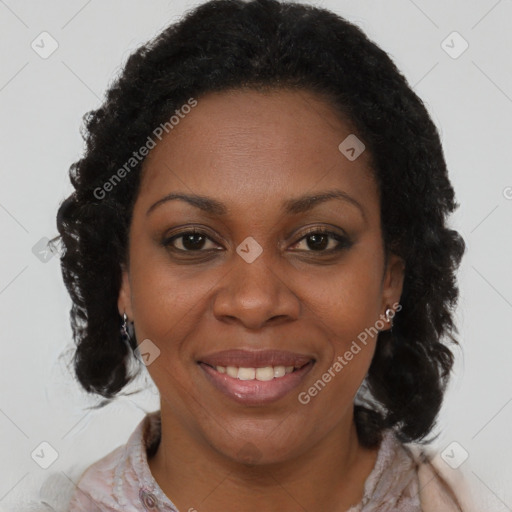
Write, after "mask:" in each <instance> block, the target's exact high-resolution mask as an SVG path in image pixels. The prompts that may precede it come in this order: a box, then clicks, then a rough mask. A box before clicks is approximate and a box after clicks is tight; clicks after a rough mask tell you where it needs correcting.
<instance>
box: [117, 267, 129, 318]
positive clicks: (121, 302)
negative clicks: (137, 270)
mask: <svg viewBox="0 0 512 512" xmlns="http://www.w3.org/2000/svg"><path fill="white" fill-rule="evenodd" d="M121 269H122V279H121V287H120V289H119V295H118V298H117V309H118V311H119V314H120V315H121V316H123V313H126V316H127V317H128V319H129V320H130V321H133V311H132V294H131V285H130V273H129V271H128V269H127V267H126V266H125V265H124V264H122V265H121Z"/></svg>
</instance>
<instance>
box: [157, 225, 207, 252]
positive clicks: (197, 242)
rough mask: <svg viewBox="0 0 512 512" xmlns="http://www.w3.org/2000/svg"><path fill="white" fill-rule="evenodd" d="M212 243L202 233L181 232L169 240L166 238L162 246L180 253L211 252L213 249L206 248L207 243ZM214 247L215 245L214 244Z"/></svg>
mask: <svg viewBox="0 0 512 512" xmlns="http://www.w3.org/2000/svg"><path fill="white" fill-rule="evenodd" d="M208 241H210V242H212V243H213V241H212V240H211V239H210V238H209V237H208V236H207V235H206V233H203V232H202V231H195V230H193V231H183V232H181V233H178V234H176V235H173V236H172V237H170V238H166V239H165V240H164V241H163V242H162V244H163V245H164V246H165V247H170V248H171V249H174V250H176V251H181V252H201V251H203V250H211V249H213V248H214V247H206V249H205V245H206V244H207V242H208ZM214 245H215V244H214Z"/></svg>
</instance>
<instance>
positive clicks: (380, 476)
mask: <svg viewBox="0 0 512 512" xmlns="http://www.w3.org/2000/svg"><path fill="white" fill-rule="evenodd" d="M159 441H160V411H155V412H152V413H149V414H147V415H146V416H145V417H144V419H143V420H142V421H141V422H140V423H139V425H138V426H137V428H136V429H135V431H134V432H133V434H132V435H131V436H130V438H129V440H128V442H127V443H126V444H125V445H123V446H120V447H118V448H116V449H115V450H113V451H112V452H110V453H109V454H108V455H106V456H105V457H103V458H102V459H100V460H99V461H97V462H95V463H94V464H92V465H91V466H90V467H89V468H88V469H87V470H86V471H85V472H84V473H83V474H82V476H81V478H80V480H79V482H78V487H77V489H76V490H75V491H74V494H73V497H72V499H71V502H70V508H69V512H114V511H115V512H132V511H162V512H163V511H166V512H179V511H178V509H177V508H176V506H175V505H174V504H173V502H172V501H171V499H170V498H169V497H168V496H166V495H165V494H164V492H163V491H162V489H161V488H160V487H159V485H158V484H157V482H156V481H155V479H154V478H153V476H152V475H151V472H150V469H149V466H148V462H147V458H148V457H150V456H152V455H153V454H154V453H155V452H156V450H157V448H158V444H159ZM419 464H421V462H418V458H417V457H414V456H413V455H412V453H411V452H410V451H409V450H408V448H407V447H406V446H405V445H402V444H401V443H400V441H398V440H397V439H396V437H395V436H394V434H393V432H392V431H391V430H387V431H385V433H384V436H383V440H382V443H381V446H380V448H379V452H378V455H377V460H376V463H375V466H374V468H373V470H372V472H371V473H370V475H369V476H368V478H367V479H366V482H365V485H364V495H363V499H362V501H361V502H360V503H359V504H357V505H355V506H353V507H351V508H350V510H348V511H347V512H391V511H393V512H422V511H425V510H427V508H423V503H420V500H421V499H422V496H423V494H422V493H421V492H420V481H419V479H418V466H419ZM429 478H430V477H429ZM427 483H428V482H427ZM430 490H431V492H432V494H433V493H436V497H435V504H436V509H435V510H436V512H442V511H458V510H462V509H461V508H459V507H458V505H457V504H456V503H455V502H456V501H457V500H456V499H454V501H451V498H449V495H448V494H449V493H445V496H444V497H443V496H439V497H438V496H437V493H443V492H445V491H444V490H443V489H442V488H441V486H438V487H435V486H432V485H431V486H430ZM429 492H430V491H429ZM429 500H432V498H430V499H429ZM438 500H440V501H438ZM429 502H430V501H429ZM432 503H433V502H432ZM439 504H440V506H441V507H442V508H441V507H440V506H439ZM445 504H446V506H445ZM181 512H187V511H181Z"/></svg>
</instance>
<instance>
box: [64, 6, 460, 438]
mask: <svg viewBox="0 0 512 512" xmlns="http://www.w3.org/2000/svg"><path fill="white" fill-rule="evenodd" d="M286 88H287V89H295V90H302V91H307V92H313V93H317V94H318V95H321V96H322V97H323V98H325V99H326V101H328V104H330V105H331V106H332V108H333V109H336V111H337V112H338V113H339V115H340V117H346V118H347V119H349V120H350V122H351V123H352V125H353V126H354V129H355V130H356V132H355V133H357V136H358V138H360V139H361V140H363V141H364V144H365V145H366V148H367V151H368V152H369V154H370V155H371V159H372V169H371V170H372V172H373V174H374V177H375V180H376V182H377V184H378V186H379V193H380V208H381V229H382V237H383V244H384V249H385V253H386V254H388V251H390V252H393V253H395V254H397V255H399V256H400V257H402V258H403V260H404V261H405V275H404V283H403V291H402V295H401V300H400V303H401V306H402V309H401V310H400V313H399V314H397V315H396V317H395V318H394V324H393V329H392V331H389V330H388V331H382V332H380V333H379V334H378V339H377V342H376V349H375V354H374V357H373V360H372V362H371V365H370V367H369V370H368V374H367V376H366V381H367V386H368V390H369V392H370V393H371V400H370V401H369V402H368V403H367V404H365V405H356V404H354V421H355V423H356V427H357V432H358V437H359V440H360V442H361V443H362V444H363V445H365V446H368V447H373V446H377V444H378V443H379V442H380V440H381V439H382V432H383V430H384V429H387V428H393V430H394V431H395V435H396V436H397V437H398V438H399V439H401V440H402V441H404V442H412V441H418V442H421V440H422V439H424V438H425V436H426V435H427V434H429V433H430V432H431V430H432V429H433V428H434V426H435V423H436V417H437V415H438V413H439V410H440V408H441V405H442V401H443V396H444V392H445V388H446V386H447V383H448V380H449V376H450V373H451V370H452V366H453V362H454V355H453V353H452V351H451V350H450V348H449V346H448V344H449V343H452V344H455V345H458V344H459V342H458V341H457V339H456V337H455V334H457V333H458V330H457V328H456V326H455V323H454V320H453V310H454V307H455V306H456V303H457V300H458V288H457V283H456V277H455V273H456V270H457V268H458V265H459V263H460V260H461V258H462V256H463V254H464V251H465V243H464V240H463V239H462V237H461V236H460V235H459V233H458V232H456V231H454V230H452V229H449V228H448V227H447V226H446V224H445V221H446V217H447V216H448V215H449V214H450V213H451V212H453V211H454V210H455V209H456V208H457V207H458V206H459V205H458V204H457V203H456V202H455V200H454V190H453V188H452V186H451V183H450V181H449V178H448V172H447V167H446V163H445V159H444V156H443V149H442V146H441V142H440V138H439V134H438V131H437V129H436V127H435V126H434V124H433V122H432V120H431V118H430V116H429V114H428V112H427V110H426V108H425V106H424V104H423V102H422V101H421V99H420V98H419V97H418V96H417V95H416V94H415V93H414V92H413V91H412V89H411V88H410V87H409V85H408V84H407V81H406V79H405V78H404V76H403V75H402V74H401V73H400V72H399V70H398V69H397V67H396V66H395V64H394V63H393V61H392V60H391V58H390V57H389V56H388V55H387V54H386V53H385V52H384V51H383V50H382V49H380V48H379V47H378V46H377V45H376V44H375V43H373V42H372V41H370V40H369V39H368V38H367V36H366V35H365V34H364V32H363V31H362V30H361V29H360V28H358V27H357V26H356V25H354V24H352V23H350V22H348V21H347V20H345V19H343V18H342V17H340V16H338V15H336V14H334V13H333V12H330V11H328V10H326V9H322V8H317V7H312V6H306V5H302V4H296V3H284V2H283V3H281V2H278V1H276V0H252V1H243V0H213V1H208V2H206V3H204V4H203V5H201V6H199V7H197V8H196V9H194V10H193V11H190V12H188V13H186V15H185V16H184V17H183V18H182V19H181V21H179V22H178V23H176V24H173V25H170V26H169V27H167V28H166V29H165V30H163V31H162V32H161V33H160V34H159V35H158V36H156V37H155V38H154V39H153V40H151V41H149V42H147V43H146V44H144V45H142V46H140V47H139V48H138V49H137V50H136V51H135V52H134V53H132V54H131V55H130V56H129V58H128V60H127V62H126V64H125V66H124V68H123V69H122V72H121V73H120V74H119V76H117V77H116V79H115V81H114V82H113V83H112V85H111V86H110V88H109V90H108V91H107V93H106V98H105V100H104V102H103V103H102V105H101V106H100V107H99V108H98V109H96V110H93V111H91V112H88V113H87V114H85V116H84V118H83V121H84V128H83V131H82V136H83V138H84V141H85V143H86V150H85V152H84V155H83V157H82V158H80V159H79V160H78V161H77V162H75V163H73V164H72V165H71V167H70V170H69V176H70V180H71V183H72V185H73V187H74V192H73V193H72V194H71V195H70V196H69V197H68V198H67V199H65V200H64V201H63V202H62V203H61V205H60V207H59V210H58V214H57V229H58V231H59V233H60V237H56V239H54V240H57V239H59V238H60V241H61V243H62V253H61V268H62V275H63V279H64V282H65V285H66V287H67V289H68V291H69V294H70V296H71V299H72V307H71V311H70V319H71V325H72V330H73V339H74V341H75V343H76V350H75V351H74V356H73V363H74V370H75V373H76V377H77V378H78V381H79V382H80V384H81V385H82V386H83V388H84V389H85V390H86V391H88V392H91V393H97V394H99V395H101V396H103V397H105V398H107V399H112V398H114V397H115V396H116V394H117V393H118V392H119V391H120V390H121V389H122V388H123V387H124V386H126V385H127V384H128V383H129V382H130V381H131V380H133V379H134V377H135V376H136V374H135V373H134V374H131V373H130V371H129V364H130V361H131V360H132V359H133V358H134V351H135V349H136V346H137V341H136V339H135V336H132V339H131V340H130V341H129V342H126V339H125V338H123V337H122V336H121V334H120V326H121V317H120V315H119V312H118V309H117V299H118V294H119V289H120V286H121V276H122V265H124V264H126V262H127V254H128V243H129V240H128V233H129V226H130V222H131V216H132V211H133V205H134V202H135V200H136V198H137V194H138V190H139V186H140V182H141V168H142V163H143V161H144V160H143V159H142V160H141V161H140V162H138V163H137V164H136V165H134V166H133V170H131V171H130V172H129V173H128V174H127V175H126V177H124V178H123V179H122V180H119V183H118V184H116V185H115V186H114V187H112V190H111V191H109V193H108V194H105V197H103V198H102V199H101V200H99V199H98V197H97V195H98V194H97V193H96V194H95V190H96V191H97V189H98V187H101V186H102V185H103V184H104V183H106V182H107V181H108V180H109V179H110V178H111V177H112V176H113V175H114V174H115V173H116V172H117V171H118V170H119V168H120V167H121V166H123V164H125V163H126V162H127V161H129V159H130V158H131V157H132V156H133V151H134V150H135V149H137V148H139V147H141V146H143V145H144V143H146V142H147V140H148V136H149V135H151V134H152V133H153V130H154V129H155V127H157V126H159V125H161V124H162V123H164V122H166V121H167V120H168V119H169V117H170V115H172V114H173V113H174V112H175V111H176V110H177V109H179V108H180V107H181V106H182V105H184V104H185V103H186V102H187V99H189V98H190V97H195V98H198V97H200V96H202V95H204V94H206V93H209V92H222V91H227V90H230V89H231V90H236V89H251V90H264V89H265V90H267V89H278V90H279V89H286Z"/></svg>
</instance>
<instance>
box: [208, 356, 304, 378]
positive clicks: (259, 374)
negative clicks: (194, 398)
mask: <svg viewBox="0 0 512 512" xmlns="http://www.w3.org/2000/svg"><path fill="white" fill-rule="evenodd" d="M310 363H311V361H309V362H307V363H305V364H303V365H297V366H283V365H278V366H263V367H260V368H251V367H243V366H212V365H210V364H208V363H202V362H200V364H204V365H206V366H209V367H210V368H212V369H214V370H216V371H217V372H218V373H221V374H226V375H227V376H229V377H231V378H233V379H238V380H245V381H247V380H258V381H260V382H266V381H270V380H274V379H281V378H283V377H284V376H285V375H288V374H290V373H293V372H295V371H298V370H300V369H301V368H304V367H305V366H306V365H308V364H310Z"/></svg>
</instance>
